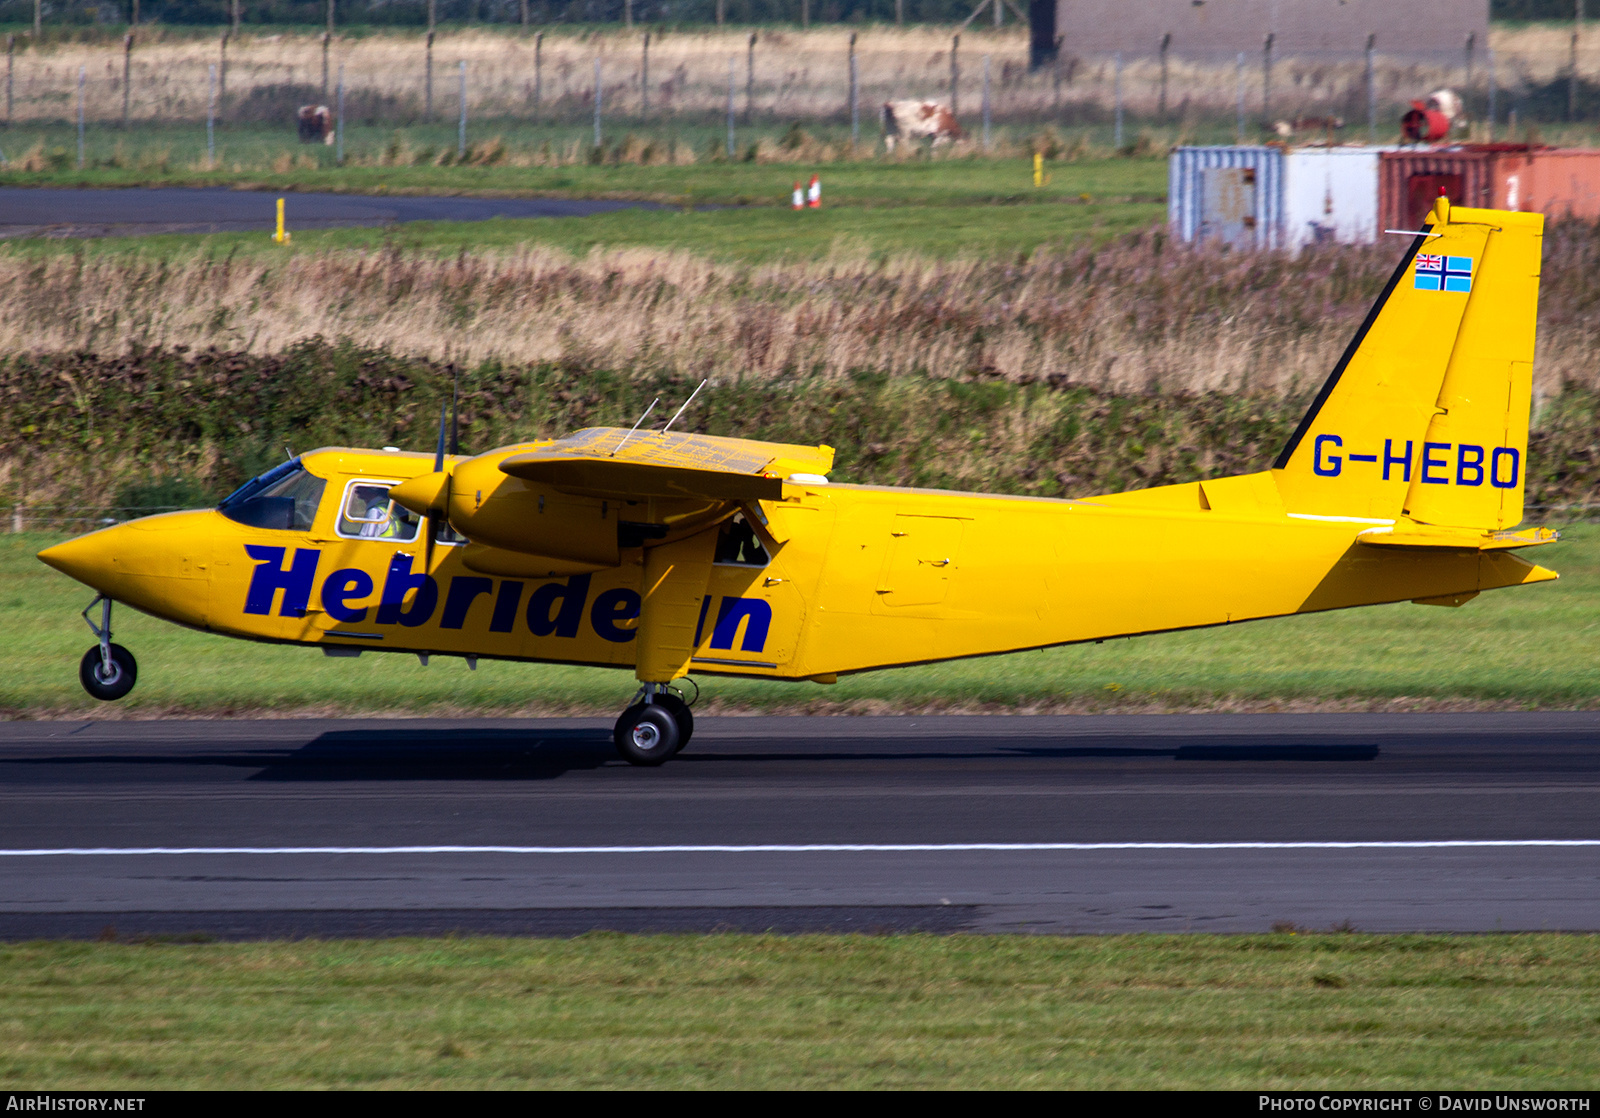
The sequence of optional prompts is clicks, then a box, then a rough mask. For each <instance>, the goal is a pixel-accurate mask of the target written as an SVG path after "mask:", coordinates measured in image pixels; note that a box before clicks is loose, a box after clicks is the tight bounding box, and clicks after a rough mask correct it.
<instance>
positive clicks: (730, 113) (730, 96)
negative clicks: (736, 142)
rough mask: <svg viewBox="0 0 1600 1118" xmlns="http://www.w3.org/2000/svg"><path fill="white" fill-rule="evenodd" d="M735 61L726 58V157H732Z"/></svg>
mask: <svg viewBox="0 0 1600 1118" xmlns="http://www.w3.org/2000/svg"><path fill="white" fill-rule="evenodd" d="M737 64H738V63H737V61H736V60H735V59H733V58H732V57H730V58H729V59H728V158H729V159H732V158H733V80H734V76H733V71H734V67H735V66H736V65H737Z"/></svg>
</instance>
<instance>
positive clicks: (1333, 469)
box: [1311, 435, 1344, 477]
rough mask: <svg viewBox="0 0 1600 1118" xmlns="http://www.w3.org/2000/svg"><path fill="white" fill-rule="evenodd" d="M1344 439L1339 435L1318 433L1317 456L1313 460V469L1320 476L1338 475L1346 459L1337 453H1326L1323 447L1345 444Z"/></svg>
mask: <svg viewBox="0 0 1600 1118" xmlns="http://www.w3.org/2000/svg"><path fill="white" fill-rule="evenodd" d="M1343 445H1344V440H1343V439H1341V438H1340V437H1339V436H1338V435H1318V436H1317V447H1316V457H1315V458H1314V459H1313V460H1312V462H1311V469H1312V470H1313V471H1314V472H1315V473H1316V474H1317V476H1318V477H1338V476H1339V470H1340V468H1341V467H1342V466H1343V465H1344V460H1343V459H1342V458H1340V457H1339V456H1338V455H1337V454H1326V453H1325V452H1324V451H1323V449H1322V448H1323V447H1326V446H1343Z"/></svg>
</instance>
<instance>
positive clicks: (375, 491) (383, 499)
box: [339, 481, 422, 543]
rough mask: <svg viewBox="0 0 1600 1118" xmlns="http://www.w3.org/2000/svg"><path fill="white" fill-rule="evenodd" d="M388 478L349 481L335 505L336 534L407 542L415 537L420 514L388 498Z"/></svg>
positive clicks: (418, 526)
mask: <svg viewBox="0 0 1600 1118" xmlns="http://www.w3.org/2000/svg"><path fill="white" fill-rule="evenodd" d="M393 484H395V483H394V482H392V481H353V482H351V483H350V485H349V486H348V487H347V488H346V489H345V494H344V504H343V505H342V506H341V507H340V509H339V534H340V535H341V536H346V537H348V538H351V539H364V540H389V541H391V542H393V543H407V542H409V541H411V540H414V539H416V538H417V531H418V529H419V528H420V527H421V524H422V518H421V517H420V516H418V515H417V514H416V513H414V512H412V511H411V510H410V509H407V508H403V507H401V506H400V505H397V504H395V503H394V502H393V501H391V500H390V499H389V487H390V486H391V485H393Z"/></svg>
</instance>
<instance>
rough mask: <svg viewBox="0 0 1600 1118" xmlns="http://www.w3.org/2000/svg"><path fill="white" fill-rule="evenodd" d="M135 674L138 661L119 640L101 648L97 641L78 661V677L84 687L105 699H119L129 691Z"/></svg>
mask: <svg viewBox="0 0 1600 1118" xmlns="http://www.w3.org/2000/svg"><path fill="white" fill-rule="evenodd" d="M107 652H109V655H107ZM138 678H139V665H138V664H137V663H136V662H135V661H134V659H133V653H131V652H129V651H128V650H127V649H126V648H123V647H122V646H121V645H120V644H113V645H110V646H109V647H108V649H107V650H106V651H104V652H103V651H102V650H101V648H100V646H99V645H94V646H92V647H91V648H90V649H89V651H88V652H85V653H84V654H83V659H82V660H81V661H79V663H78V679H79V681H80V682H81V683H82V684H83V689H84V690H85V691H87V692H89V694H91V695H93V696H94V697H95V698H97V699H103V700H105V701H106V702H110V701H111V700H113V699H120V698H122V696H124V695H126V694H127V693H128V692H129V691H132V690H133V685H134V682H135V681H136V680H138Z"/></svg>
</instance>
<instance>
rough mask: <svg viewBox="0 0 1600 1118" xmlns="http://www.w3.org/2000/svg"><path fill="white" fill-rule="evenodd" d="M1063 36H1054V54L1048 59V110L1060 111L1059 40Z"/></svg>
mask: <svg viewBox="0 0 1600 1118" xmlns="http://www.w3.org/2000/svg"><path fill="white" fill-rule="evenodd" d="M1063 37H1064V36H1061V35H1057V36H1056V52H1055V56H1054V57H1053V58H1051V59H1050V110H1051V112H1057V113H1058V112H1060V111H1061V40H1062V38H1063Z"/></svg>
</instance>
